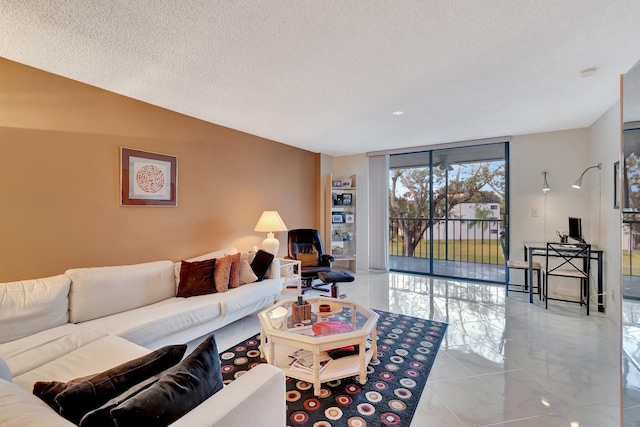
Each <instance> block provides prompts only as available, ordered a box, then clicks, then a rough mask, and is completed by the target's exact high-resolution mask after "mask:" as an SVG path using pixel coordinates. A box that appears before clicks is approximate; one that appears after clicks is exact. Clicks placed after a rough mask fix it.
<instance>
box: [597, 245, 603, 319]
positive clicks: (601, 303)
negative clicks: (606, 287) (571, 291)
mask: <svg viewBox="0 0 640 427" xmlns="http://www.w3.org/2000/svg"><path fill="white" fill-rule="evenodd" d="M602 255H603V254H602V253H598V254H597V255H596V256H597V261H598V311H599V312H600V313H604V301H603V296H602V289H603V286H602V282H603V280H602V270H603V267H602Z"/></svg>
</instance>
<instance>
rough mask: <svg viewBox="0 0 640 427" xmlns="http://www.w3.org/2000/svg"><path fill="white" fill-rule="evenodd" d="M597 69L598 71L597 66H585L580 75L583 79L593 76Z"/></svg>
mask: <svg viewBox="0 0 640 427" xmlns="http://www.w3.org/2000/svg"><path fill="white" fill-rule="evenodd" d="M596 71H598V69H597V68H596V67H591V68H585V69H584V70H582V71H580V77H582V78H583V79H584V78H587V77H591V76H593V75H594V74H595V73H596Z"/></svg>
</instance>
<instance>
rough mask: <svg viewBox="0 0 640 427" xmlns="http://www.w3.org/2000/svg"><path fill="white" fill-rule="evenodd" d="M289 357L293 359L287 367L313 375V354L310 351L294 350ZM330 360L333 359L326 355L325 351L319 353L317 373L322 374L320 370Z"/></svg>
mask: <svg viewBox="0 0 640 427" xmlns="http://www.w3.org/2000/svg"><path fill="white" fill-rule="evenodd" d="M289 357H291V358H292V359H293V360H292V361H291V363H290V364H289V366H290V367H291V368H297V369H303V370H305V371H307V372H311V373H313V371H314V366H313V352H312V351H310V350H304V349H300V350H296V351H295V352H293V354H291V355H290V356H289ZM332 360H333V359H332V358H331V356H329V353H327V352H326V351H321V352H320V354H319V357H318V363H319V364H320V369H319V371H320V372H322V370H323V369H324V368H325V367H326V366H327V365H328V364H329V363H330V362H331V361H332Z"/></svg>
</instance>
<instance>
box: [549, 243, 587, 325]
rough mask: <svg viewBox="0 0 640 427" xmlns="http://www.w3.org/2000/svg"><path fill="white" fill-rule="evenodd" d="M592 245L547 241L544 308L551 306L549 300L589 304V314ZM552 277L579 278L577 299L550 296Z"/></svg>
mask: <svg viewBox="0 0 640 427" xmlns="http://www.w3.org/2000/svg"><path fill="white" fill-rule="evenodd" d="M590 259H591V245H590V244H588V243H576V244H572V245H568V244H564V243H547V253H546V261H547V269H546V273H545V276H544V281H543V284H542V297H543V298H544V308H548V307H549V300H556V301H565V302H574V303H579V304H580V306H582V305H583V304H584V305H586V306H587V316H588V315H589V299H590V298H589V288H590V285H589V273H590V271H589V270H590V268H589V265H590ZM552 277H564V278H573V279H578V282H579V284H580V292H579V297H578V299H577V300H575V299H564V298H559V297H554V298H551V297H549V279H550V278H552Z"/></svg>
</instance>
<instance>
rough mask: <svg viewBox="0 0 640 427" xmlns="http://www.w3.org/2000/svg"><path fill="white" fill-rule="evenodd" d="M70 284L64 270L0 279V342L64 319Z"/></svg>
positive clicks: (32, 332) (66, 318)
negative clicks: (29, 277)
mask: <svg viewBox="0 0 640 427" xmlns="http://www.w3.org/2000/svg"><path fill="white" fill-rule="evenodd" d="M70 284H71V281H70V280H69V278H68V277H67V276H65V275H63V274H60V275H58V276H52V277H46V278H42V279H33V280H22V281H18V282H8V283H0V343H5V342H9V341H13V340H17V339H19V338H23V337H26V336H29V335H33V334H35V333H37V332H41V331H44V330H45V329H50V328H53V327H56V326H60V325H64V324H65V323H67V322H68V321H69V314H68V310H69V302H68V301H69V300H68V296H69V285H70Z"/></svg>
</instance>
